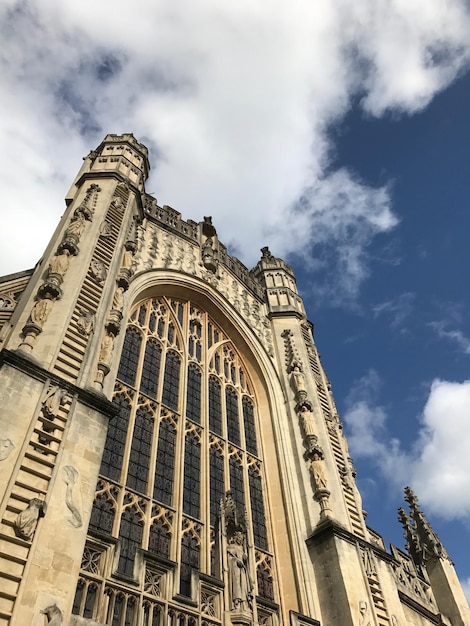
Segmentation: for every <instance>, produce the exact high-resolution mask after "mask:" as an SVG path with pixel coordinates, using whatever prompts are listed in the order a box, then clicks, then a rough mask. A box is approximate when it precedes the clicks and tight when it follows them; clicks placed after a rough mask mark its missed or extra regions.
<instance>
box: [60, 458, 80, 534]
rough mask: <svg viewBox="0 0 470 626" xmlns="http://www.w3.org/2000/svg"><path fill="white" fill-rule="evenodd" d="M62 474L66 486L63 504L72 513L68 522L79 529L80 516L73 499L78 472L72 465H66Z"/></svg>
mask: <svg viewBox="0 0 470 626" xmlns="http://www.w3.org/2000/svg"><path fill="white" fill-rule="evenodd" d="M64 474H65V479H64V480H65V484H66V485H67V488H66V490H65V504H66V505H67V508H68V510H69V511H70V512H71V513H72V516H71V517H70V518H69V521H70V523H71V524H72V526H73V527H74V528H80V527H81V526H82V525H83V522H82V515H81V513H80V511H79V510H78V507H77V505H76V504H75V502H74V498H73V488H74V486H75V483H76V482H77V478H78V472H77V470H76V469H75V468H74V467H73V466H72V465H66V466H65V467H64Z"/></svg>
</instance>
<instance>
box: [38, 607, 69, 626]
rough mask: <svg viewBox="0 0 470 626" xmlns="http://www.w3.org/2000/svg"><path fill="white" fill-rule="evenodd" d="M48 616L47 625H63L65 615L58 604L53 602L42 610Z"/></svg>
mask: <svg viewBox="0 0 470 626" xmlns="http://www.w3.org/2000/svg"><path fill="white" fill-rule="evenodd" d="M41 613H42V614H43V615H45V616H46V617H47V626H61V624H62V620H63V619H64V616H63V614H62V611H61V610H60V609H59V607H58V606H57V604H51V606H48V607H46V608H45V609H43V610H42V611H41Z"/></svg>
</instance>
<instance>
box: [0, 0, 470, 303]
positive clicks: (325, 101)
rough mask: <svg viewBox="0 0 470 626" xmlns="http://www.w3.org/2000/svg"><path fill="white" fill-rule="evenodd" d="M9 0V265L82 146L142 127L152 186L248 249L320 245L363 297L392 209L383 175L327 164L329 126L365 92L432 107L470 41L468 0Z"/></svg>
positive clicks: (1, 120)
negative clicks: (370, 249)
mask: <svg viewBox="0 0 470 626" xmlns="http://www.w3.org/2000/svg"><path fill="white" fill-rule="evenodd" d="M0 11H1V13H0V19H1V22H0V28H1V32H2V39H3V44H2V54H3V56H2V58H1V60H0V62H1V73H0V74H1V76H2V79H1V81H2V82H1V85H2V93H3V94H6V96H5V97H4V99H2V102H1V104H0V113H1V114H0V132H1V134H2V137H3V138H4V146H3V154H4V155H7V158H6V159H5V163H4V165H3V167H2V169H1V171H0V184H1V185H2V189H3V195H2V214H3V215H2V219H3V223H2V234H1V235H0V238H1V239H0V251H1V252H0V255H1V256H0V271H2V270H3V271H4V272H9V271H16V270H21V269H24V267H25V266H30V265H32V264H33V263H34V262H35V260H36V259H37V258H38V257H39V256H40V254H41V251H42V249H43V248H44V246H45V244H46V242H47V240H48V238H49V236H50V233H51V231H52V228H53V225H54V224H55V223H56V222H57V219H58V217H59V215H60V213H61V209H60V207H62V206H63V205H62V202H63V200H62V198H63V196H64V193H65V191H66V189H67V187H68V184H69V182H70V181H71V180H72V179H73V176H74V174H75V172H76V171H77V169H78V166H79V163H80V158H81V157H82V156H83V155H84V154H86V153H87V152H88V150H89V149H90V148H94V147H96V145H97V144H98V143H99V142H100V140H101V139H102V137H103V135H104V134H105V133H107V132H116V133H119V132H123V131H131V132H133V133H134V134H135V136H136V137H138V138H139V139H140V140H142V141H143V142H145V143H146V144H147V145H148V146H149V147H150V149H151V155H152V156H151V159H152V165H153V174H152V178H151V181H150V182H149V184H148V189H149V191H152V192H155V193H156V195H157V197H158V198H159V199H160V201H161V203H162V204H171V205H172V206H173V207H175V208H176V209H177V210H179V211H181V212H182V213H183V216H184V217H185V218H192V219H200V218H202V216H203V215H210V214H212V215H213V217H214V223H215V225H216V227H217V228H218V230H219V233H220V236H221V238H222V240H223V241H224V242H225V243H227V244H231V245H232V246H233V249H235V250H236V251H237V253H238V254H239V255H240V256H241V257H242V259H243V260H244V261H245V262H246V263H247V264H249V265H250V264H253V263H254V262H255V261H256V260H257V258H258V252H257V251H258V249H259V248H260V247H261V246H262V245H265V244H269V245H270V246H271V248H272V250H273V253H274V254H277V255H283V256H288V255H289V254H291V253H300V254H301V255H302V256H303V258H304V260H305V261H306V262H307V263H309V264H310V265H311V267H312V269H313V270H315V269H317V268H318V267H319V265H318V262H317V263H315V262H314V260H313V259H315V258H318V254H316V252H317V250H321V252H322V255H323V253H324V254H325V255H326V258H325V260H326V261H327V262H328V263H329V264H330V265H331V266H332V267H335V268H336V275H337V276H338V281H339V284H338V288H337V291H336V293H337V294H338V293H341V294H342V297H345V298H347V299H351V298H354V297H355V295H356V294H357V290H358V289H359V287H360V284H361V282H362V281H363V280H364V278H366V277H367V275H368V257H367V254H366V248H367V245H368V244H369V243H370V241H371V239H372V238H373V237H374V236H375V235H376V234H378V233H382V232H386V231H388V230H390V229H391V228H393V226H394V225H395V224H396V218H395V217H394V216H393V214H392V211H391V198H390V193H389V190H388V188H387V187H383V188H379V189H372V188H370V187H367V186H366V185H365V184H363V183H361V181H357V180H356V178H355V176H354V174H353V173H351V172H349V171H346V170H341V171H339V172H330V171H329V170H328V167H329V164H330V153H331V150H332V145H331V139H330V134H329V130H330V129H331V127H332V125H334V124H335V123H338V122H340V121H341V119H342V116H343V115H344V114H345V113H346V112H347V110H348V108H349V106H350V102H351V99H352V98H353V97H354V98H357V96H362V97H363V105H364V108H365V109H366V110H367V111H368V112H370V113H372V114H373V115H382V114H383V113H384V112H386V111H389V110H392V111H398V112H405V113H413V112H415V111H417V110H419V109H421V108H422V107H423V106H425V105H426V103H427V102H428V101H429V100H430V99H431V98H432V97H433V95H434V94H436V93H437V92H438V91H439V90H441V89H443V88H444V87H445V86H446V85H448V84H449V83H450V82H451V81H452V80H454V79H455V77H456V76H457V75H458V74H459V72H460V71H462V69H463V68H464V67H465V64H467V63H468V59H469V56H470V42H469V40H468V36H467V34H468V31H469V26H470V18H469V14H468V11H467V10H466V8H465V3H464V1H463V0H451V1H449V2H446V3H444V2H443V1H439V0H438V1H437V2H433V3H429V2H427V1H425V0H421V1H420V2H418V3H403V2H399V1H398V0H395V1H392V2H390V1H387V2H385V0H380V1H377V0H356V1H355V2H352V0H348V1H345V0H336V1H333V2H329V1H328V2H326V1H320V2H315V3H310V2H304V1H302V0H297V1H295V0H294V2H290V3H285V2H281V1H280V0H278V1H277V2H276V1H275V2H274V3H270V4H269V5H268V4H266V5H262V4H259V3H258V4H256V3H253V2H248V0H245V1H241V2H224V3H215V2H213V1H211V0H205V1H204V0H203V1H202V2H198V3H191V2H183V3H179V4H177V5H175V3H173V2H169V0H159V1H158V2H154V1H153V0H152V1H151V0H146V1H144V0H141V1H140V2H134V3H133V4H132V6H131V5H130V4H129V3H125V2H122V1H116V2H114V3H113V6H112V10H110V9H109V5H108V4H107V3H96V2H93V3H92V2H90V1H87V0H84V1H83V2H80V3H77V2H72V1H71V0H60V1H59V0H44V1H43V2H41V3H34V2H32V1H31V2H29V3H28V2H19V0H9V2H7V3H4V4H3V6H2V9H0ZM417 15H418V18H417ZM156 157H157V158H156ZM286 224H288V226H289V227H288V228H286ZM331 276H332V275H331V274H330V278H331ZM328 295H331V294H328Z"/></svg>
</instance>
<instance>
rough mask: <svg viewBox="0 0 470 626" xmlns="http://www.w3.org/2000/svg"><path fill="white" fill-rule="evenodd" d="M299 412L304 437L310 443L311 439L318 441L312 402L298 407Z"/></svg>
mask: <svg viewBox="0 0 470 626" xmlns="http://www.w3.org/2000/svg"><path fill="white" fill-rule="evenodd" d="M297 411H298V413H299V418H300V421H301V424H302V429H303V431H304V435H305V437H306V439H307V441H309V440H310V439H315V440H316V439H317V436H316V434H315V422H314V418H313V411H312V406H311V404H310V402H308V401H307V402H302V403H301V404H300V405H298V407H297Z"/></svg>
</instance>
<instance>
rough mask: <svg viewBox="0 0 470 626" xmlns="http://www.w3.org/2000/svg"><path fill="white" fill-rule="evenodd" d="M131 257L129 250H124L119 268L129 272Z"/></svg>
mask: <svg viewBox="0 0 470 626" xmlns="http://www.w3.org/2000/svg"><path fill="white" fill-rule="evenodd" d="M132 261H133V255H132V252H131V251H130V250H128V249H127V248H124V253H123V255H122V262H121V268H122V269H125V270H130V269H131V267H132Z"/></svg>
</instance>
